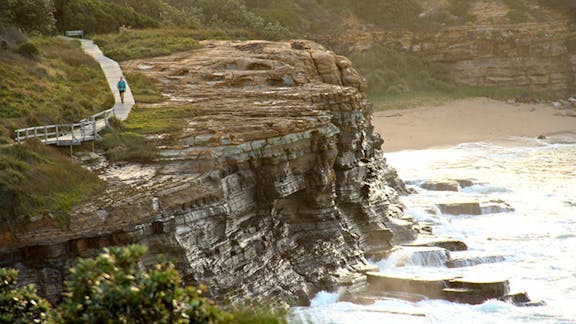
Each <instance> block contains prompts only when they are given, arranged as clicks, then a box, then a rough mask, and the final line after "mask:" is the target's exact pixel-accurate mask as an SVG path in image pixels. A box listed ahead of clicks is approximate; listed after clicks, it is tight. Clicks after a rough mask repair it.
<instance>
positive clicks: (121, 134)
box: [102, 105, 201, 163]
mask: <svg viewBox="0 0 576 324" xmlns="http://www.w3.org/2000/svg"><path fill="white" fill-rule="evenodd" d="M200 113H201V112H200V110H199V109H198V108H196V107H195V106H193V105H182V106H144V105H135V106H134V107H133V108H132V111H131V113H130V118H128V120H126V121H125V122H119V121H117V122H114V123H113V128H114V129H113V130H112V131H111V132H109V133H107V134H105V135H104V142H103V144H102V145H103V148H104V150H105V152H106V156H107V157H108V159H109V160H110V161H111V162H122V161H124V162H142V163H146V162H151V161H154V159H156V158H157V157H158V149H157V148H156V147H157V145H158V144H160V143H163V144H166V143H170V142H171V141H172V140H173V139H174V138H175V137H177V136H178V134H180V133H181V132H182V130H183V128H184V126H185V125H186V119H187V118H191V117H194V116H198V115H200ZM160 134H162V135H165V136H163V137H162V139H150V138H149V136H150V135H160Z"/></svg>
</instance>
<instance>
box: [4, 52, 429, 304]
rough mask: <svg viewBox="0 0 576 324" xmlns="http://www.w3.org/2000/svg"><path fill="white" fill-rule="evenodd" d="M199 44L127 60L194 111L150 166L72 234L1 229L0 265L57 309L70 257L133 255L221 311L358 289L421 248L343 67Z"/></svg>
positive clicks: (123, 170)
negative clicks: (390, 253) (374, 264)
mask: <svg viewBox="0 0 576 324" xmlns="http://www.w3.org/2000/svg"><path fill="white" fill-rule="evenodd" d="M203 46H204V47H203V48H202V49H199V50H196V51H191V52H186V53H178V54H174V55H171V56H167V57H160V58H154V59H147V60H138V61H132V62H128V63H126V64H124V68H125V69H128V70H139V71H140V72H142V73H146V74H147V75H149V76H151V77H153V78H155V79H156V80H158V82H159V83H160V84H161V87H162V90H163V92H165V94H166V95H167V96H169V97H170V98H171V99H170V103H169V104H170V105H172V106H173V105H189V104H193V105H195V106H196V107H198V109H199V111H200V113H199V114H198V116H190V117H189V118H187V119H186V125H187V126H186V127H185V129H183V130H182V131H181V132H179V133H178V134H177V135H174V134H172V135H171V136H169V139H166V140H164V141H161V143H162V145H161V146H160V147H159V149H160V151H161V157H160V158H158V159H157V160H156V161H154V162H153V163H150V164H147V165H133V164H128V165H120V166H115V167H111V168H108V169H107V170H104V172H103V173H102V177H104V178H106V179H107V181H108V183H109V190H108V191H107V193H106V194H105V195H104V196H102V197H99V198H98V199H95V200H94V201H93V202H91V203H90V204H88V205H86V206H82V207H81V208H78V209H77V210H75V212H74V213H73V214H72V215H71V218H70V219H71V221H70V223H69V224H68V225H67V228H65V229H63V228H61V227H59V226H58V225H57V224H55V223H51V222H45V223H42V224H40V223H33V224H30V225H29V226H28V228H27V229H26V231H23V232H19V233H2V236H1V237H2V241H1V246H0V251H1V253H2V257H1V258H0V260H2V265H3V266H6V265H10V266H14V267H16V268H18V269H20V271H21V279H24V281H25V282H35V283H37V284H39V286H40V292H41V293H43V294H44V295H46V296H48V297H51V298H57V296H58V294H59V292H60V291H61V289H62V282H63V279H64V278H65V276H66V271H67V269H68V267H69V266H70V265H71V264H73V263H74V260H75V258H76V257H83V256H91V255H94V254H95V253H96V252H97V251H98V249H99V248H101V247H105V246H109V245H121V244H128V243H139V244H145V245H147V246H149V247H150V251H151V253H150V255H149V256H148V258H147V259H146V260H145V263H147V264H151V263H153V262H154V261H155V260H156V256H157V255H158V254H163V255H166V256H168V257H170V258H172V259H174V260H175V261H176V263H177V266H178V268H179V269H180V270H181V272H182V273H183V275H184V278H185V281H186V283H188V284H199V283H203V284H206V285H207V286H208V287H209V288H210V293H211V295H212V296H213V297H215V298H217V299H230V300H243V299H272V300H282V301H284V302H286V303H288V304H306V303H307V302H308V300H309V298H310V297H311V296H312V295H313V294H314V293H315V292H317V291H318V290H321V289H334V288H336V287H338V286H348V287H352V289H354V287H360V286H362V285H363V283H364V280H365V279H364V276H362V275H361V272H362V271H364V270H366V269H367V268H369V266H368V265H367V262H366V259H365V257H364V253H365V252H369V251H371V250H377V249H387V248H390V247H391V245H392V244H394V243H396V242H401V241H406V240H410V239H412V238H414V236H415V235H416V232H417V230H418V229H417V228H416V225H415V224H414V222H413V220H412V219H410V218H407V217H406V216H404V214H403V212H402V206H401V204H400V202H399V200H398V192H399V191H400V192H402V191H403V190H405V188H404V186H403V183H402V182H401V181H400V180H399V179H398V178H397V176H396V173H395V171H394V170H393V169H392V168H390V167H389V166H388V165H387V164H386V161H385V159H384V157H383V156H382V153H381V151H380V146H381V144H382V140H381V139H380V137H379V135H378V134H376V133H374V132H373V127H372V125H371V114H372V110H371V105H370V104H369V103H368V102H367V101H366V100H365V98H364V96H363V94H362V92H363V90H364V89H365V87H366V84H365V81H364V79H363V78H362V77H361V76H360V75H358V73H356V71H355V70H354V69H353V68H352V67H351V63H350V61H349V60H348V59H346V58H345V57H341V56H337V55H334V54H333V53H331V52H329V51H326V50H325V49H324V48H322V47H321V46H320V45H318V44H315V43H312V42H308V41H291V42H276V43H273V42H262V41H250V42H230V41H206V42H204V43H203ZM163 105H164V104H159V105H148V106H142V107H140V108H137V109H160V110H161V109H162V107H163ZM158 137H159V138H163V136H162V134H159V136H158Z"/></svg>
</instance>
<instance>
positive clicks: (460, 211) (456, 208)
mask: <svg viewBox="0 0 576 324" xmlns="http://www.w3.org/2000/svg"><path fill="white" fill-rule="evenodd" d="M437 206H438V208H439V209H440V211H441V212H442V213H443V214H449V215H482V210H481V209H480V202H478V201H474V200H472V201H451V202H442V203H438V204H437Z"/></svg>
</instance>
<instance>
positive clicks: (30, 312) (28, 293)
mask: <svg viewBox="0 0 576 324" xmlns="http://www.w3.org/2000/svg"><path fill="white" fill-rule="evenodd" d="M17 279H18V271H17V270H14V269H4V268H0V323H16V324H18V323H22V324H24V323H45V322H47V319H48V310H49V308H50V304H49V303H48V302H47V301H46V300H44V299H42V298H40V297H38V295H36V288H35V287H34V286H33V285H27V286H24V287H22V288H18V287H17V286H16V281H17Z"/></svg>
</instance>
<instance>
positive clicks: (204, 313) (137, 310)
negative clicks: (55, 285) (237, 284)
mask: <svg viewBox="0 0 576 324" xmlns="http://www.w3.org/2000/svg"><path fill="white" fill-rule="evenodd" d="M146 252H147V249H146V248H145V247H143V246H138V245H131V246H128V247H126V248H115V247H113V248H110V249H105V250H104V253H102V254H101V255H100V256H98V257H97V258H95V259H84V260H81V261H79V262H78V264H77V265H76V267H74V268H72V269H71V273H72V277H71V279H70V281H68V283H67V293H66V295H65V297H64V300H63V301H62V303H60V305H59V306H58V319H59V320H60V321H61V322H63V323H106V322H108V321H110V320H113V321H114V322H115V323H189V322H194V323H211V322H221V321H223V320H225V319H226V316H225V314H224V313H223V312H221V311H220V310H219V309H218V308H217V307H216V306H215V305H214V303H213V302H211V301H210V300H208V299H206V298H204V297H202V296H201V294H202V290H200V289H196V288H193V287H186V288H182V286H181V282H180V276H179V274H178V272H177V271H176V269H175V268H174V266H173V265H172V264H171V263H169V262H162V263H159V264H157V265H155V266H154V267H153V268H152V269H150V270H148V271H146V270H143V269H142V268H141V267H140V266H139V264H138V263H139V262H140V259H141V258H142V257H143V256H144V254H145V253H146Z"/></svg>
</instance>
